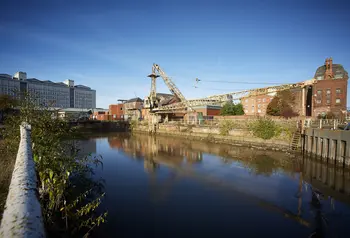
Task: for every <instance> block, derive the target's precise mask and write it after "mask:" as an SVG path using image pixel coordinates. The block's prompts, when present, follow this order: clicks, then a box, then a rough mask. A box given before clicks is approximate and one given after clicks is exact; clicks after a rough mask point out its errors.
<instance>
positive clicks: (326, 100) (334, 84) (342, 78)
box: [312, 58, 349, 116]
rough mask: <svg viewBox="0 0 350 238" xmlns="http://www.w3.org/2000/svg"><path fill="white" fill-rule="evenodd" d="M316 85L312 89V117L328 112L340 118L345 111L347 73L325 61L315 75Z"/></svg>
mask: <svg viewBox="0 0 350 238" xmlns="http://www.w3.org/2000/svg"><path fill="white" fill-rule="evenodd" d="M315 79H317V83H316V84H315V85H314V86H313V88H312V105H313V110H312V115H313V116H318V115H325V114H327V113H328V112H331V113H333V114H335V115H336V116H340V115H342V114H346V111H347V88H348V79H349V76H348V72H347V71H346V70H345V69H344V68H343V66H342V65H340V64H333V60H332V58H329V59H326V62H325V64H324V65H322V66H320V67H319V68H318V69H317V70H316V73H315Z"/></svg>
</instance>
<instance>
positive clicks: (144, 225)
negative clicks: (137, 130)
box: [82, 134, 350, 238]
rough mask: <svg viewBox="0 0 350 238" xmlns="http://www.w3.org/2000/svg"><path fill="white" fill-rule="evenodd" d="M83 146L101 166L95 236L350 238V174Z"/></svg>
mask: <svg viewBox="0 0 350 238" xmlns="http://www.w3.org/2000/svg"><path fill="white" fill-rule="evenodd" d="M82 146H83V149H84V151H86V152H92V153H95V154H99V155H101V156H102V157H103V163H104V166H103V169H98V170H97V171H96V176H97V177H102V178H103V179H105V192H106V197H105V199H104V201H103V203H102V209H106V210H108V213H109V215H108V222H107V223H106V224H103V225H102V226H101V227H100V228H99V229H97V230H96V231H95V233H94V234H93V235H94V236H95V237H137V238H139V237H279V238H280V237H305V238H307V237H350V205H349V204H350V202H349V201H350V195H349V194H350V173H349V171H346V170H342V169H340V170H339V169H335V168H333V167H332V166H329V165H327V164H326V163H321V162H320V161H318V160H315V159H312V158H303V157H302V156H290V155H287V154H285V153H280V152H271V151H258V150H256V149H249V148H243V147H234V146H229V145H222V144H214V143H206V142H200V141H190V140H187V139H181V138H171V137H160V136H157V137H151V136H148V135H133V136H130V135H127V134H116V135H113V136H111V135H109V136H107V137H100V138H95V139H90V140H87V141H83V142H82ZM317 197H319V199H317ZM319 201H320V202H319Z"/></svg>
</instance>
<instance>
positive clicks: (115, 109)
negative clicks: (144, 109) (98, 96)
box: [109, 103, 125, 120]
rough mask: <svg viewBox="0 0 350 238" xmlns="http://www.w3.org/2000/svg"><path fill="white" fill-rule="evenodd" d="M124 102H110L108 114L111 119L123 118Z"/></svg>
mask: <svg viewBox="0 0 350 238" xmlns="http://www.w3.org/2000/svg"><path fill="white" fill-rule="evenodd" d="M124 111H125V110H124V104H122V103H121V104H111V105H109V114H110V115H111V117H112V120H123V119H124Z"/></svg>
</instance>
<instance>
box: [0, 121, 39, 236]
mask: <svg viewBox="0 0 350 238" xmlns="http://www.w3.org/2000/svg"><path fill="white" fill-rule="evenodd" d="M20 133H21V141H20V144H19V147H18V153H17V158H16V163H15V167H14V170H13V173H12V179H11V184H10V189H9V193H8V195H7V200H6V206H5V211H4V214H3V218H2V221H1V226H0V237H1V238H7V237H16V238H17V237H18V238H19V237H45V229H44V224H43V219H42V214H41V207H40V203H39V199H38V190H37V177H36V171H35V163H34V160H33V156H32V148H31V146H32V143H31V128H30V125H28V124H26V123H23V124H22V125H21V126H20Z"/></svg>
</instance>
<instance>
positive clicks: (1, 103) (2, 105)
mask: <svg viewBox="0 0 350 238" xmlns="http://www.w3.org/2000/svg"><path fill="white" fill-rule="evenodd" d="M16 105H17V100H16V99H15V98H13V97H11V96H9V95H7V94H2V95H0V110H1V111H3V110H7V109H11V108H14V107H15V106H16Z"/></svg>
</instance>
